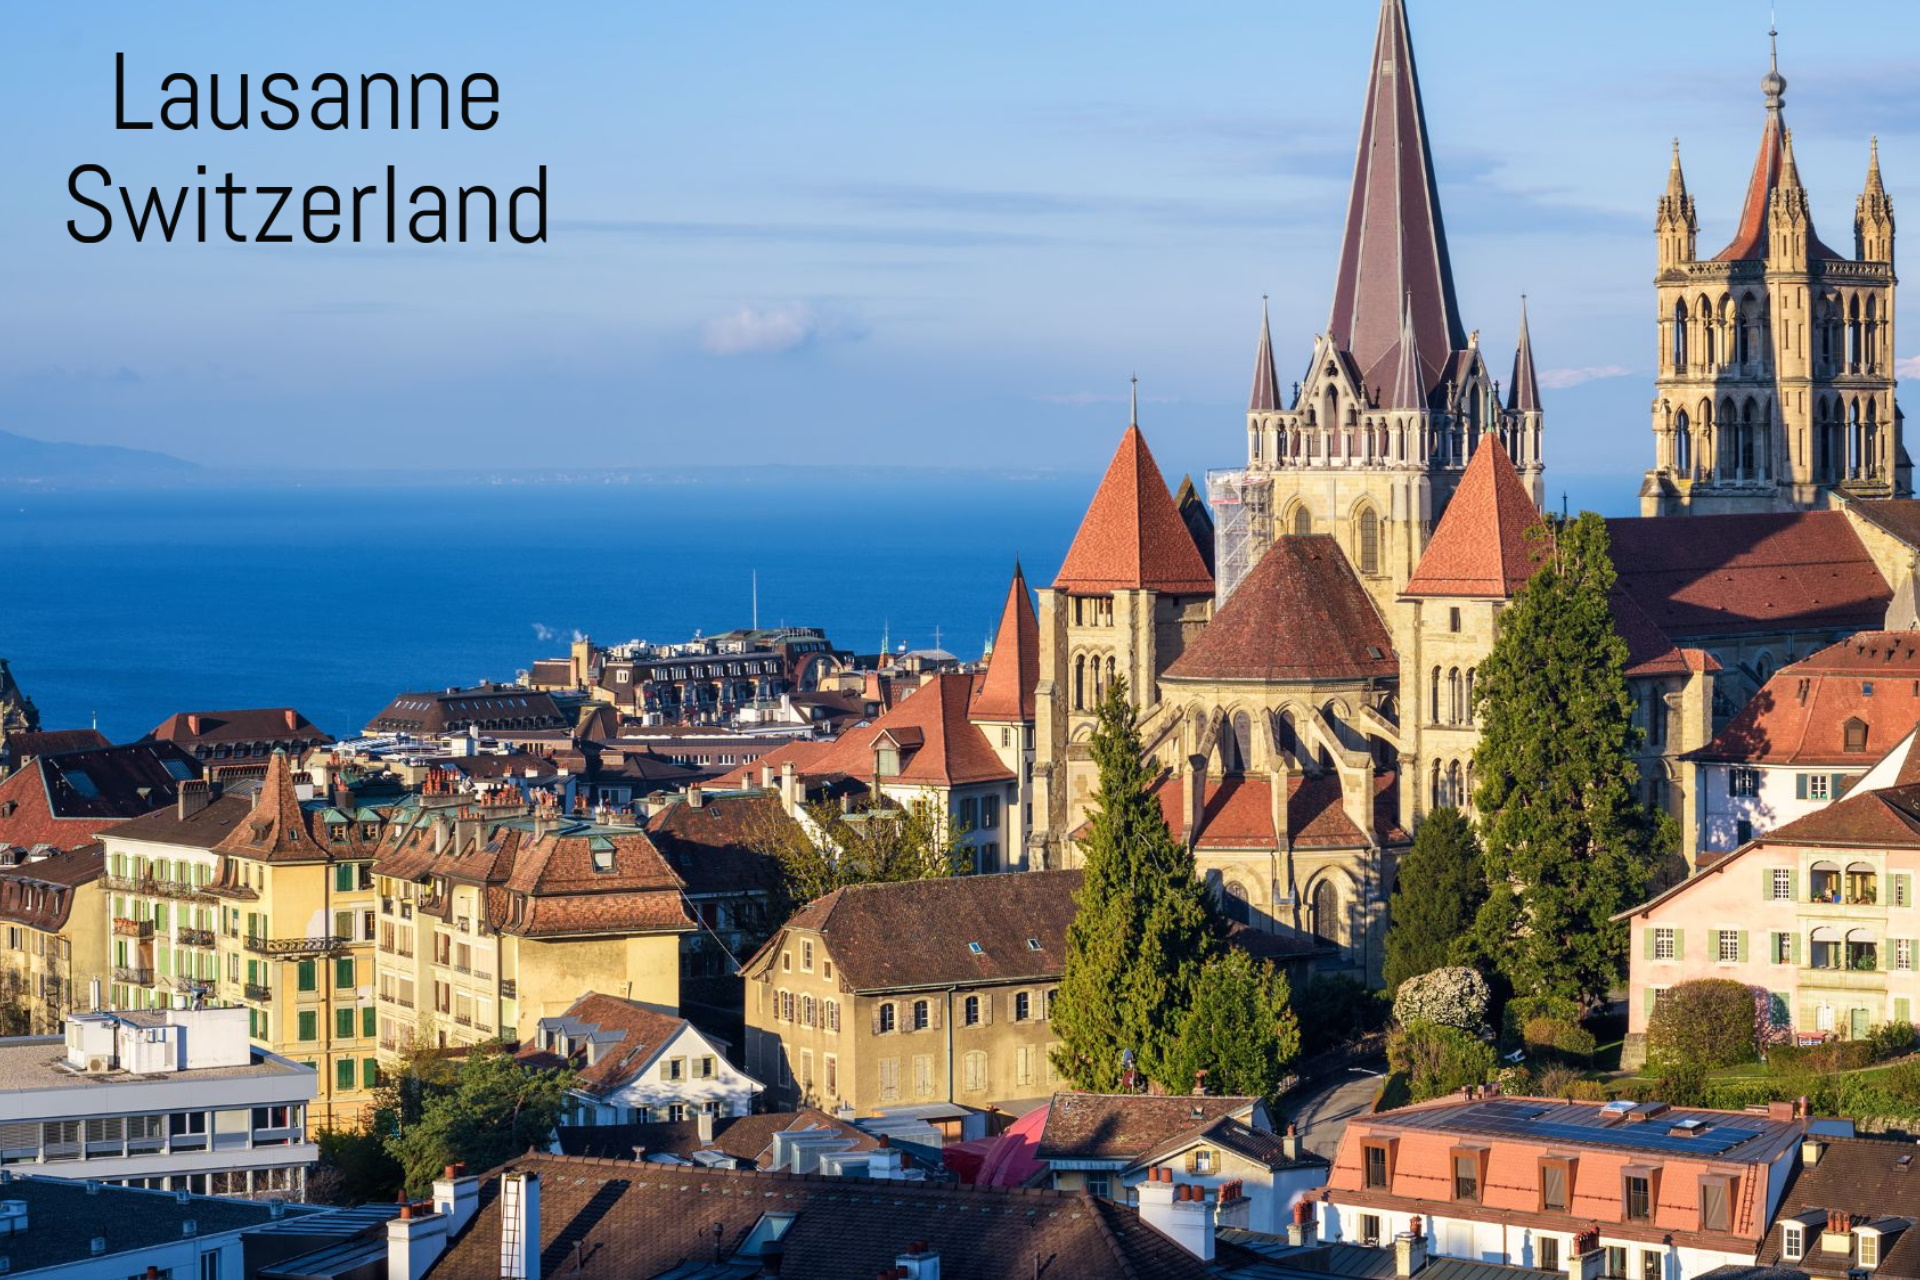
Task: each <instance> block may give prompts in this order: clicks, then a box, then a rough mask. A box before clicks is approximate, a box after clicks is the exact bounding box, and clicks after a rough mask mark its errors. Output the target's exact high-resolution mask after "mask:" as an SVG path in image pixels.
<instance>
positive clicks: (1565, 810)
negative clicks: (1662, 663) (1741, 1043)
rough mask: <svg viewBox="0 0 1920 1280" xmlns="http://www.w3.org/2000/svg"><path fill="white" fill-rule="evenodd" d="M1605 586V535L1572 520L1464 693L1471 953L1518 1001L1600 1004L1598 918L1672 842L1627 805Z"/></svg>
mask: <svg viewBox="0 0 1920 1280" xmlns="http://www.w3.org/2000/svg"><path fill="white" fill-rule="evenodd" d="M1613 585H1614V570H1613V562H1612V560H1611V559H1610V558H1609V556H1608V554H1607V526H1606V522H1605V521H1603V520H1602V519H1601V518H1600V517H1599V516H1597V515H1594V514H1593V513H1591V512H1583V513H1582V514H1581V515H1579V516H1578V517H1576V518H1575V519H1574V520H1572V521H1570V522H1568V523H1566V524H1564V525H1562V526H1561V527H1560V528H1559V529H1558V530H1557V532H1556V534H1555V536H1554V546H1553V554H1552V555H1551V556H1549V557H1548V558H1547V559H1546V561H1545V562H1544V563H1543V564H1542V565H1541V566H1540V568H1539V569H1538V570H1537V571H1536V572H1535V573H1534V575H1533V577H1532V578H1531V579H1530V580H1529V581H1528V582H1527V584H1526V586H1524V587H1523V588H1521V590H1520V591H1519V593H1518V594H1517V595H1516V596H1515V597H1514V600H1513V604H1512V605H1511V606H1510V607H1509V608H1508V609H1507V610H1506V611H1505V612H1503V613H1502V614H1501V615H1500V635H1499V638H1498V639H1497V640H1496V641H1495V642H1494V646H1493V650H1492V652H1491V653H1490V654H1489V655H1488V657H1487V660H1486V661H1485V662H1484V663H1483V664H1482V665H1481V666H1480V668H1479V672H1478V675H1477V677H1476V680H1475V684H1474V707H1475V714H1476V715H1477V717H1478V718H1479V722H1480V725H1481V731H1480V746H1479V749H1478V750H1477V751H1475V752H1474V758H1473V762H1474V773H1475V777H1476V782H1477V786H1476V790H1475V793H1474V804H1475V807H1476V808H1477V809H1478V811H1479V814H1480V836H1481V841H1482V844H1483V845H1484V847H1485V860H1486V869H1487V880H1488V895H1487V899H1486V901H1485V903H1483V904H1482V906H1481V908H1480V911H1479V914H1478V919H1477V922H1476V928H1475V939H1474V942H1475V945H1476V946H1477V947H1478V948H1479V950H1480V953H1481V954H1482V955H1483V956H1485V957H1486V958H1487V959H1488V960H1489V961H1490V962H1491V963H1492V964H1493V965H1494V967H1495V968H1496V969H1498V970H1499V972H1500V973H1501V974H1502V975H1503V976H1504V977H1506V979H1507V980H1508V981H1509V982H1510V983H1511V984H1512V986H1513V989H1514V992H1515V994H1517V995H1523V996H1541V995H1554V996H1565V997H1572V998H1575V999H1583V1000H1588V1001H1594V1000H1599V999H1602V998H1604V997H1605V996H1606V994H1607V991H1608V989H1609V988H1610V987H1611V986H1612V985H1613V984H1614V983H1615V982H1617V981H1618V980H1619V979H1620V977H1621V976H1622V974H1623V972H1624V969H1625V962H1626V956H1627V948H1626V943H1627V934H1626V926H1625V925H1624V924H1622V923H1618V922H1615V921H1614V920H1613V918H1612V917H1613V916H1614V915H1615V914H1616V913H1618V912H1620V911H1622V910H1625V909H1626V908H1627V907H1630V906H1632V905H1634V904H1635V903H1636V902H1638V901H1640V899H1641V897H1642V895H1643V894H1644V893H1645V891H1646V889H1647V886H1648V883H1649V882H1650V880H1651V877H1652V875H1653V872H1654V869H1655V867H1656V866H1657V864H1658V862H1659V858H1660V855H1661V852H1662V850H1663V849H1664V848H1665V847H1666V846H1667V845H1669V844H1671V843H1672V842H1673V840H1674V838H1675V828H1674V826H1673V823H1672V820H1671V819H1668V818H1665V817H1663V816H1660V815H1656V814H1654V813H1653V812H1652V811H1650V810H1649V809H1647V808H1646V807H1645V806H1643V805H1641V804H1640V803H1639V800H1638V799H1637V797H1636V795H1635V784H1636V782H1637V780H1638V776H1639V775H1638V771H1637V770H1636V768H1635V766H1634V762H1633V753H1634V749H1635V748H1636V747H1637V746H1638V745H1639V739H1640V733H1639V730H1638V729H1636V728H1635V727H1634V724H1633V701H1632V699H1631V697H1630V696H1629V695H1628V693H1627V682H1626V666H1627V645H1626V642H1625V641H1624V640H1622V639H1621V638H1620V635H1619V633H1618V632H1616V631H1615V630H1614V626H1613V615H1612V612H1611V610H1610V609H1609V607H1608V596H1609V595H1610V593H1611V592H1612V590H1613Z"/></svg>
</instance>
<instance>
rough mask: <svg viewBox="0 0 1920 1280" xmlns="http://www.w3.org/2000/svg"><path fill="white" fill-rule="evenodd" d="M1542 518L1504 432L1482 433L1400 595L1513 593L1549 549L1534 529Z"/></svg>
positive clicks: (1499, 596) (1498, 595) (1483, 596)
mask: <svg viewBox="0 0 1920 1280" xmlns="http://www.w3.org/2000/svg"><path fill="white" fill-rule="evenodd" d="M1542 523H1543V521H1542V520H1541V517H1540V511H1539V508H1537V507H1535V506H1534V505H1533V498H1532V496H1531V495H1529V494H1528V493H1527V486H1526V484H1525V482H1524V481H1522V480H1521V479H1520V476H1519V473H1517V472H1516V471H1515V470H1514V469H1513V459H1512V458H1511V457H1509V456H1508V454H1507V451H1506V449H1505V448H1504V447H1503V446H1502V445H1501V443H1500V440H1499V437H1497V436H1495V435H1494V434H1493V433H1492V432H1488V433H1486V434H1485V435H1482V436H1481V437H1480V447H1479V448H1478V449H1476V450H1475V451H1474V455H1473V461H1471V462H1469V463H1468V464H1467V469H1466V471H1465V472H1464V473H1463V474H1462V475H1461V477H1460V487H1459V488H1458V489H1456V490H1455V491H1454V494H1453V501H1452V502H1449V503H1448V504H1447V510H1446V514H1445V515H1442V516H1441V517H1440V523H1439V524H1438V525H1437V526H1435V527H1434V530H1433V539H1432V540H1431V541H1430V542H1428V543H1427V549H1426V550H1425V551H1424V552H1422V553H1421V556H1420V564H1419V567H1417V568H1416V569H1415V570H1414V571H1413V578H1412V580H1411V581H1409V582H1408V583H1407V586H1406V590H1405V592H1404V593H1403V594H1405V595H1410V596H1471V597H1475V598H1477V599H1505V598H1507V597H1510V596H1512V595H1513V593H1514V592H1516V591H1518V590H1519V589H1520V588H1521V587H1522V586H1523V585H1525V583H1526V581H1527V579H1528V578H1530V577H1532V576H1533V571H1534V569H1536V568H1537V567H1539V564H1540V560H1541V557H1542V556H1543V555H1544V554H1545V552H1546V549H1547V545H1548V544H1547V542H1546V540H1545V539H1544V538H1542V537H1541V536H1539V535H1537V534H1535V533H1534V532H1533V530H1534V529H1535V527H1536V526H1538V525H1540V524H1542Z"/></svg>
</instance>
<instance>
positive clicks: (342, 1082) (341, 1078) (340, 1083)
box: [333, 1058, 353, 1089]
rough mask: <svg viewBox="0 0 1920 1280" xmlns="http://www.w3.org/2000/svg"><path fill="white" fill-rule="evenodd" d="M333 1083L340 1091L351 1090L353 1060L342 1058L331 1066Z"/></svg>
mask: <svg viewBox="0 0 1920 1280" xmlns="http://www.w3.org/2000/svg"><path fill="white" fill-rule="evenodd" d="M333 1082H334V1085H335V1086H336V1087H338V1088H341V1089H351V1088H353V1059H352V1058H342V1059H340V1060H339V1061H338V1062H336V1063H334V1064H333Z"/></svg>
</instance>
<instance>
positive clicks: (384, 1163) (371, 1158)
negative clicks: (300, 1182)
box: [307, 1129, 401, 1204]
mask: <svg viewBox="0 0 1920 1280" xmlns="http://www.w3.org/2000/svg"><path fill="white" fill-rule="evenodd" d="M314 1143H315V1145H316V1146H318V1147H319V1148H320V1160H319V1163H318V1164H317V1165H316V1166H315V1167H314V1169H313V1172H311V1173H309V1174H308V1175H307V1199H308V1200H311V1201H312V1202H314V1203H315V1204H370V1203H372V1204H378V1203H391V1202H392V1200H393V1198H394V1197H395V1196H397V1195H398V1194H400V1189H401V1188H400V1179H401V1170H400V1162H399V1161H397V1160H395V1159H394V1158H393V1156H392V1154H391V1153H390V1152H388V1150H387V1143H386V1139H385V1138H383V1137H381V1136H380V1134H378V1133H376V1132H375V1131H373V1130H372V1129H322V1130H320V1131H319V1132H318V1133H316V1134H315V1135H314Z"/></svg>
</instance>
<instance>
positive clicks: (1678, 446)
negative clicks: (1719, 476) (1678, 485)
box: [1673, 409, 1693, 475]
mask: <svg viewBox="0 0 1920 1280" xmlns="http://www.w3.org/2000/svg"><path fill="white" fill-rule="evenodd" d="M1673 469H1674V470H1675V471H1678V472H1679V473H1680V474H1682V475H1686V474H1688V473H1689V472H1691V471H1692V470H1693V429H1692V427H1691V426H1689V425H1688V422H1687V411H1686V410H1685V409H1682V410H1681V411H1680V412H1679V413H1676V414H1674V415H1673Z"/></svg>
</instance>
